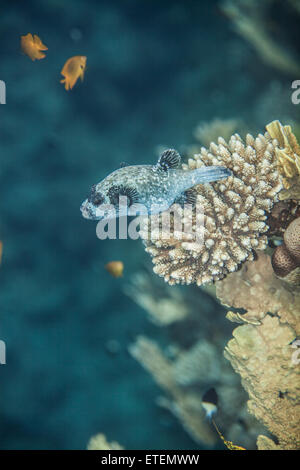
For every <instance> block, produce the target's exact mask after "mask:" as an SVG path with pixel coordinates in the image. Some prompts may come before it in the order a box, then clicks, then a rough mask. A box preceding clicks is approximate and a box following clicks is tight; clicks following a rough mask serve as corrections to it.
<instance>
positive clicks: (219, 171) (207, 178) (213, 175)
mask: <svg viewBox="0 0 300 470" xmlns="http://www.w3.org/2000/svg"><path fill="white" fill-rule="evenodd" d="M194 172H195V176H196V178H195V181H197V182H196V183H195V184H205V183H211V182H213V181H218V180H222V179H224V178H228V176H231V175H232V173H231V171H230V170H229V169H228V168H226V167H224V166H204V167H202V168H197V169H196V170H194Z"/></svg>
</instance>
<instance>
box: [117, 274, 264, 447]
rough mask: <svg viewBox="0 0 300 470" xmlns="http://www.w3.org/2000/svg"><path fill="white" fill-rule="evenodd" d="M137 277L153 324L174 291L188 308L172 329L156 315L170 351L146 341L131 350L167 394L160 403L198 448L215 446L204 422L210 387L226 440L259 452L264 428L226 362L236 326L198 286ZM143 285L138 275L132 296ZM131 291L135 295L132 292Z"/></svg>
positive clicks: (134, 280)
mask: <svg viewBox="0 0 300 470" xmlns="http://www.w3.org/2000/svg"><path fill="white" fill-rule="evenodd" d="M138 278H139V279H140V278H142V279H143V284H142V288H143V290H144V291H145V293H146V296H145V297H143V296H140V295H138V296H137V297H136V296H134V297H133V298H134V300H136V301H137V302H138V304H139V305H141V306H142V307H143V308H144V309H145V310H146V311H148V313H149V317H150V319H151V320H152V321H153V318H152V316H153V314H152V311H151V310H152V308H153V305H154V304H155V305H156V308H157V306H158V305H160V300H161V299H163V300H164V301H166V300H167V298H168V296H170V295H171V293H172V292H173V291H174V292H175V293H176V298H177V299H178V304H179V305H180V306H182V305H185V316H184V317H183V318H182V319H181V320H180V321H175V322H172V323H169V324H168V323H165V322H160V321H159V320H158V315H159V312H158V310H157V311H156V313H155V317H154V321H155V323H156V324H158V325H160V326H164V331H165V333H167V334H168V335H170V338H169V342H168V345H167V347H166V348H164V349H163V350H162V348H161V347H159V346H158V344H156V343H155V342H154V341H152V340H150V339H147V338H145V337H139V338H138V339H137V341H136V342H135V343H134V344H133V345H132V346H131V347H130V352H131V354H132V355H133V357H135V358H136V359H137V360H138V361H139V362H140V363H141V364H142V365H143V366H144V367H145V369H146V370H147V371H148V372H150V374H151V375H152V376H153V378H154V380H155V381H156V382H157V383H158V385H159V386H160V387H161V388H162V389H163V390H164V391H165V393H166V396H164V397H160V398H159V399H158V401H157V402H158V404H159V405H160V406H163V407H164V408H167V409H168V410H169V411H171V412H172V413H173V414H174V415H175V416H176V417H177V418H178V419H179V420H180V422H181V423H182V424H183V426H184V428H185V429H186V431H187V432H188V433H189V434H190V435H191V436H192V438H193V439H194V440H195V441H196V442H197V443H199V444H201V445H203V444H206V445H209V446H211V445H213V444H214V443H215V442H216V438H217V436H216V434H215V432H214V431H213V430H212V428H211V426H210V425H209V423H208V422H207V420H206V419H205V415H204V413H203V408H202V396H203V394H204V393H205V392H206V391H207V389H208V388H210V387H214V388H215V390H216V392H217V395H218V399H219V410H218V414H217V416H216V421H217V423H218V425H219V426H220V427H221V429H222V431H223V432H224V433H225V435H226V438H229V439H231V440H232V441H233V442H236V443H239V444H241V445H243V446H244V447H246V448H248V449H250V448H254V447H255V441H256V438H257V435H258V433H261V432H262V431H263V428H262V427H261V426H260V425H259V423H258V422H257V421H256V420H255V419H254V418H253V417H251V416H250V415H249V414H248V413H247V410H246V394H245V392H244V391H243V389H242V387H241V385H240V383H239V379H238V377H237V375H236V374H235V373H234V371H233V370H232V368H231V366H230V364H229V363H228V361H226V360H225V358H224V357H223V354H222V352H223V349H224V345H225V344H226V340H227V338H228V335H230V332H231V325H230V323H229V322H227V321H226V319H225V318H224V315H223V312H222V308H220V307H218V304H217V303H216V301H215V300H212V298H211V296H205V294H202V295H199V293H200V292H201V291H199V289H198V288H195V287H193V286H189V287H186V286H185V288H181V287H179V286H173V287H170V286H169V285H168V284H166V283H164V282H162V281H161V280H160V279H159V278H157V277H155V276H150V275H145V274H143V275H142V274H139V275H138ZM138 285H140V284H137V283H136V276H135V277H134V278H133V281H132V285H131V289H129V291H130V290H133V289H136V288H137V286H138ZM126 291H127V294H128V295H129V296H131V292H128V288H126ZM203 295H204V296H205V297H203ZM151 298H152V300H151ZM143 299H145V303H143ZM204 300H205V301H204ZM171 305H173V307H174V309H175V310H176V309H177V308H178V307H177V306H176V305H175V303H174V302H172V296H171V298H170V306H171ZM149 309H150V310H149ZM179 309H181V307H179ZM212 313H214V322H213V323H212V321H211V317H212ZM176 315H177V314H176ZM207 433H208V434H207Z"/></svg>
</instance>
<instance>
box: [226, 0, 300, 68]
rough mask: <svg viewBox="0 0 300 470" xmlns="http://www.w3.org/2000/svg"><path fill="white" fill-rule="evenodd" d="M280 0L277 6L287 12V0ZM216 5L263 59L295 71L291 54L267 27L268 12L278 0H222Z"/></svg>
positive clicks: (278, 66)
mask: <svg viewBox="0 0 300 470" xmlns="http://www.w3.org/2000/svg"><path fill="white" fill-rule="evenodd" d="M281 3H282V5H281V8H283V9H284V11H285V12H287V11H288V8H286V6H287V2H281ZM295 3H296V2H295ZM220 6H221V9H222V11H223V12H224V13H225V14H226V15H227V16H228V17H229V18H230V20H231V21H232V23H233V25H234V27H235V30H236V31H237V32H238V33H239V34H240V35H241V36H242V37H243V38H244V39H246V41H248V42H249V43H250V44H251V45H252V46H253V47H254V49H255V50H256V52H257V53H258V54H259V55H260V57H261V58H262V60H263V61H264V62H265V63H267V64H269V65H271V66H272V67H275V68H277V69H279V70H281V71H283V72H285V73H287V74H289V75H291V76H297V75H299V73H300V67H299V65H298V63H297V58H296V57H295V54H294V53H293V52H291V51H289V50H288V49H287V47H285V46H283V45H281V44H280V43H279V42H278V40H276V39H277V38H278V36H275V39H274V37H273V36H272V34H271V31H270V28H269V25H270V23H271V21H270V16H269V12H270V10H271V9H273V8H278V2H277V4H275V2H274V0H271V1H265V0H223V1H222V2H221V4H220ZM295 13H296V14H299V7H298V9H297V8H295Z"/></svg>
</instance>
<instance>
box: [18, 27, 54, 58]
mask: <svg viewBox="0 0 300 470" xmlns="http://www.w3.org/2000/svg"><path fill="white" fill-rule="evenodd" d="M21 49H22V51H23V52H24V54H26V55H28V57H30V59H32V60H36V59H38V60H40V59H44V57H46V54H44V53H43V52H41V51H47V50H48V47H47V46H45V44H43V43H42V41H41V39H40V38H39V37H38V36H37V35H36V34H34V35H33V36H32V34H31V33H28V34H26V36H21Z"/></svg>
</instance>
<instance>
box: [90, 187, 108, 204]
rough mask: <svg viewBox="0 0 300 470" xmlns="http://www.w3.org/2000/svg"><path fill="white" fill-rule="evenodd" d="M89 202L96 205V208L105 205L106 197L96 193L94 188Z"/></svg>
mask: <svg viewBox="0 0 300 470" xmlns="http://www.w3.org/2000/svg"><path fill="white" fill-rule="evenodd" d="M89 201H90V202H91V203H92V204H94V206H101V204H103V203H104V196H103V195H102V194H101V193H96V192H95V189H94V188H92V192H91V196H90V198H89Z"/></svg>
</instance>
